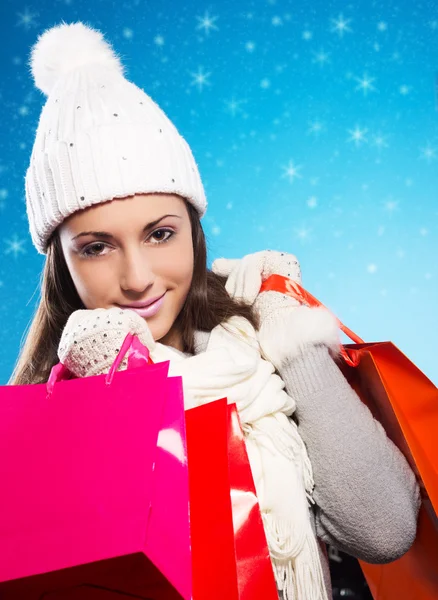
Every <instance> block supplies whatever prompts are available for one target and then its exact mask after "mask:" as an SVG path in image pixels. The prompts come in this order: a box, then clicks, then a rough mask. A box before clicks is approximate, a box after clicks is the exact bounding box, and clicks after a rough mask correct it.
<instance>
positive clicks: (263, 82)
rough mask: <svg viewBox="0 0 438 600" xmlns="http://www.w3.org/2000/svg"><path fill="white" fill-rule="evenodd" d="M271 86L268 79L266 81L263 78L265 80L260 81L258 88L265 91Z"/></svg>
mask: <svg viewBox="0 0 438 600" xmlns="http://www.w3.org/2000/svg"><path fill="white" fill-rule="evenodd" d="M270 86H271V82H270V81H269V79H267V78H266V77H265V79H262V80H261V82H260V87H261V88H263V89H264V90H267V89H268V88H269V87H270Z"/></svg>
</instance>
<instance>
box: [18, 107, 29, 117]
mask: <svg viewBox="0 0 438 600" xmlns="http://www.w3.org/2000/svg"><path fill="white" fill-rule="evenodd" d="M18 114H19V115H21V116H22V117H25V116H26V115H28V114H29V109H28V107H27V106H20V108H19V109H18Z"/></svg>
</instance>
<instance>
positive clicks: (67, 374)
mask: <svg viewBox="0 0 438 600" xmlns="http://www.w3.org/2000/svg"><path fill="white" fill-rule="evenodd" d="M127 352H129V354H128V369H135V368H137V367H142V366H144V365H150V364H153V361H152V359H151V357H150V353H149V350H148V348H146V346H144V345H143V344H142V343H141V342H140V340H139V339H138V337H137V336H136V335H134V334H132V333H128V334H127V335H126V337H125V339H124V340H123V344H122V347H121V348H120V351H119V353H118V354H117V356H116V358H115V359H114V362H113V364H112V365H111V367H110V370H109V371H108V373H107V374H106V375H105V384H106V385H111V383H112V380H113V377H114V373H115V372H116V371H117V369H118V368H119V366H120V363H121V362H122V361H123V359H124V358H125V355H126V353H127ZM68 379H75V375H73V373H72V372H71V371H70V370H69V369H68V368H67V367H66V366H65V365H64V364H63V363H62V362H59V363H58V364H56V365H55V366H54V367H52V370H51V371H50V375H49V379H48V380H47V384H46V389H47V398H50V396H51V395H52V393H53V388H54V387H55V385H56V384H57V383H58V382H59V381H66V380H68Z"/></svg>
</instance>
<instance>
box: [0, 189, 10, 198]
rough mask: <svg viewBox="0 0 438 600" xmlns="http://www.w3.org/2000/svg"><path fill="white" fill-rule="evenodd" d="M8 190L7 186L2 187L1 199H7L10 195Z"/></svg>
mask: <svg viewBox="0 0 438 600" xmlns="http://www.w3.org/2000/svg"><path fill="white" fill-rule="evenodd" d="M8 193H9V192H8V190H7V189H6V188H2V189H1V190H0V200H6V198H7V197H8Z"/></svg>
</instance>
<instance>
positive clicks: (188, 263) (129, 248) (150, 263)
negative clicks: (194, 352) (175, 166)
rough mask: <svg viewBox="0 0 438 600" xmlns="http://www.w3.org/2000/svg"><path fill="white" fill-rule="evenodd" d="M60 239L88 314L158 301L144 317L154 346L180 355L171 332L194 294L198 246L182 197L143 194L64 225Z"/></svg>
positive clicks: (80, 214)
mask: <svg viewBox="0 0 438 600" xmlns="http://www.w3.org/2000/svg"><path fill="white" fill-rule="evenodd" d="M59 236H60V241H61V245H62V249H63V252H64V256H65V260H66V262H67V265H68V268H69V271H70V274H71V277H72V279H73V282H74V284H75V286H76V290H77V292H78V294H79V296H80V298H81V300H82V302H83V304H84V306H85V308H87V309H94V308H111V307H113V306H121V307H125V308H127V307H128V305H131V304H133V303H138V302H149V301H150V300H152V299H159V300H158V301H157V302H156V303H154V304H152V305H151V306H149V307H148V308H147V309H145V313H144V314H142V313H139V314H141V316H143V317H144V318H145V319H146V321H147V323H148V326H149V329H150V331H151V333H152V335H153V337H154V339H155V340H160V341H161V342H163V343H165V344H168V345H172V346H175V347H177V348H180V349H182V348H181V340H180V337H179V335H178V332H175V331H171V328H172V325H173V324H174V322H175V319H176V317H177V316H178V314H179V312H180V310H181V309H182V307H183V304H184V301H185V299H186V297H187V294H188V292H189V289H190V285H191V281H192V275H193V244H192V231H191V225H190V219H189V214H188V211H187V208H186V205H185V202H184V200H183V199H182V198H181V197H180V196H177V195H174V194H138V195H136V196H130V197H127V198H123V199H115V200H112V201H110V202H105V203H103V204H98V205H96V206H92V207H90V208H86V209H84V210H82V211H79V212H76V213H74V214H73V215H71V216H70V217H69V218H68V219H66V220H65V221H64V222H63V223H62V224H61V225H60V228H59Z"/></svg>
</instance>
